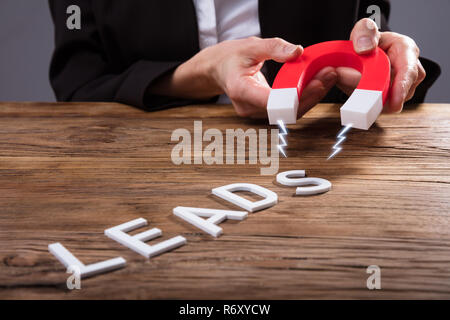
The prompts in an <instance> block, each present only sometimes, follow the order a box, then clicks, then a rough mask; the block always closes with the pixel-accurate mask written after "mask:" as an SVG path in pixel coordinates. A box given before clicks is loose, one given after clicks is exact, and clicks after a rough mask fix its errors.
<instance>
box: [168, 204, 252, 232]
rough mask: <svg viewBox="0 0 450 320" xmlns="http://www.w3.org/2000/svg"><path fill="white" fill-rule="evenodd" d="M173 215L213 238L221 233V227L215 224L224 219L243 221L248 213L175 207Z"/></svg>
mask: <svg viewBox="0 0 450 320" xmlns="http://www.w3.org/2000/svg"><path fill="white" fill-rule="evenodd" d="M173 214H174V215H176V216H177V217H180V218H181V219H183V220H185V221H187V222H189V223H190V224H193V225H194V226H196V227H197V228H199V229H201V230H203V231H205V232H206V233H208V234H210V235H212V236H213V237H218V236H220V235H221V234H222V231H223V230H222V228H221V227H219V226H217V224H219V223H221V222H223V221H224V220H226V219H230V220H244V219H245V218H247V216H248V213H247V212H246V211H230V210H217V209H206V208H190V207H176V208H174V209H173ZM200 217H206V218H208V219H206V220H205V219H203V218H200Z"/></svg>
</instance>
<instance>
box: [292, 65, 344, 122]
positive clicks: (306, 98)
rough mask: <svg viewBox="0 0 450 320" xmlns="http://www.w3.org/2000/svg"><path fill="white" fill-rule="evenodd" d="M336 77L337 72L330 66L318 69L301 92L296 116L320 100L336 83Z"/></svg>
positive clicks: (302, 113)
mask: <svg viewBox="0 0 450 320" xmlns="http://www.w3.org/2000/svg"><path fill="white" fill-rule="evenodd" d="M337 78H338V76H337V73H336V71H335V69H334V68H332V67H326V68H323V69H322V70H321V71H319V72H318V73H317V74H316V75H315V76H314V78H313V79H312V80H311V81H310V82H309V83H308V85H307V86H306V87H305V89H304V90H303V92H302V96H301V97H300V101H299V107H298V115H297V117H298V118H300V117H302V116H303V115H304V114H305V113H306V112H308V111H309V110H310V109H311V108H312V107H314V106H315V105H316V104H317V103H318V102H320V100H322V99H323V98H324V97H325V96H326V94H327V93H328V91H330V89H331V88H332V87H333V86H334V85H335V84H336V82H337Z"/></svg>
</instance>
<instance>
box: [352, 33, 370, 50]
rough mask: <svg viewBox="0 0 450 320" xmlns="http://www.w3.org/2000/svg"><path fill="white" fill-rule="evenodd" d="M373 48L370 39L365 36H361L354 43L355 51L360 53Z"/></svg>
mask: <svg viewBox="0 0 450 320" xmlns="http://www.w3.org/2000/svg"><path fill="white" fill-rule="evenodd" d="M372 48H373V42H372V39H371V38H369V37H367V36H363V37H361V38H359V39H358V40H357V41H356V49H357V50H358V51H359V52H361V51H367V50H370V49H372Z"/></svg>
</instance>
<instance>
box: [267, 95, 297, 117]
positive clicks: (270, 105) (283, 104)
mask: <svg viewBox="0 0 450 320" xmlns="http://www.w3.org/2000/svg"><path fill="white" fill-rule="evenodd" d="M297 110H298V94H297V88H285V89H272V90H270V94H269V99H268V101H267V114H268V116H269V123H270V124H278V121H279V120H282V121H283V122H284V124H295V123H296V122H297Z"/></svg>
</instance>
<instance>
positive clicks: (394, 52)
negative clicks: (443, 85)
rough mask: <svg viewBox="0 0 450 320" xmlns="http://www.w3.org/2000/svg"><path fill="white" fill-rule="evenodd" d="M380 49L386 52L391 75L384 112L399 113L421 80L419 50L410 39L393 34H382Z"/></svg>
mask: <svg viewBox="0 0 450 320" xmlns="http://www.w3.org/2000/svg"><path fill="white" fill-rule="evenodd" d="M380 47H381V48H382V49H383V50H385V51H386V52H387V54H388V56H389V59H390V61H391V67H392V73H393V80H392V84H391V89H390V96H389V104H388V109H387V110H385V111H386V112H401V111H402V109H403V103H404V102H405V101H406V100H407V99H408V98H410V97H412V96H411V93H412V94H414V91H415V88H416V87H417V85H418V84H419V83H420V81H422V80H423V79H421V78H420V77H421V76H420V73H421V72H422V70H421V67H420V65H419V59H418V56H419V48H418V47H417V45H416V44H415V42H414V40H412V39H411V38H409V37H406V36H403V35H399V34H396V33H393V32H386V33H383V35H382V37H381V39H380ZM422 69H423V68H422ZM423 72H424V70H423ZM422 76H423V75H422Z"/></svg>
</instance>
